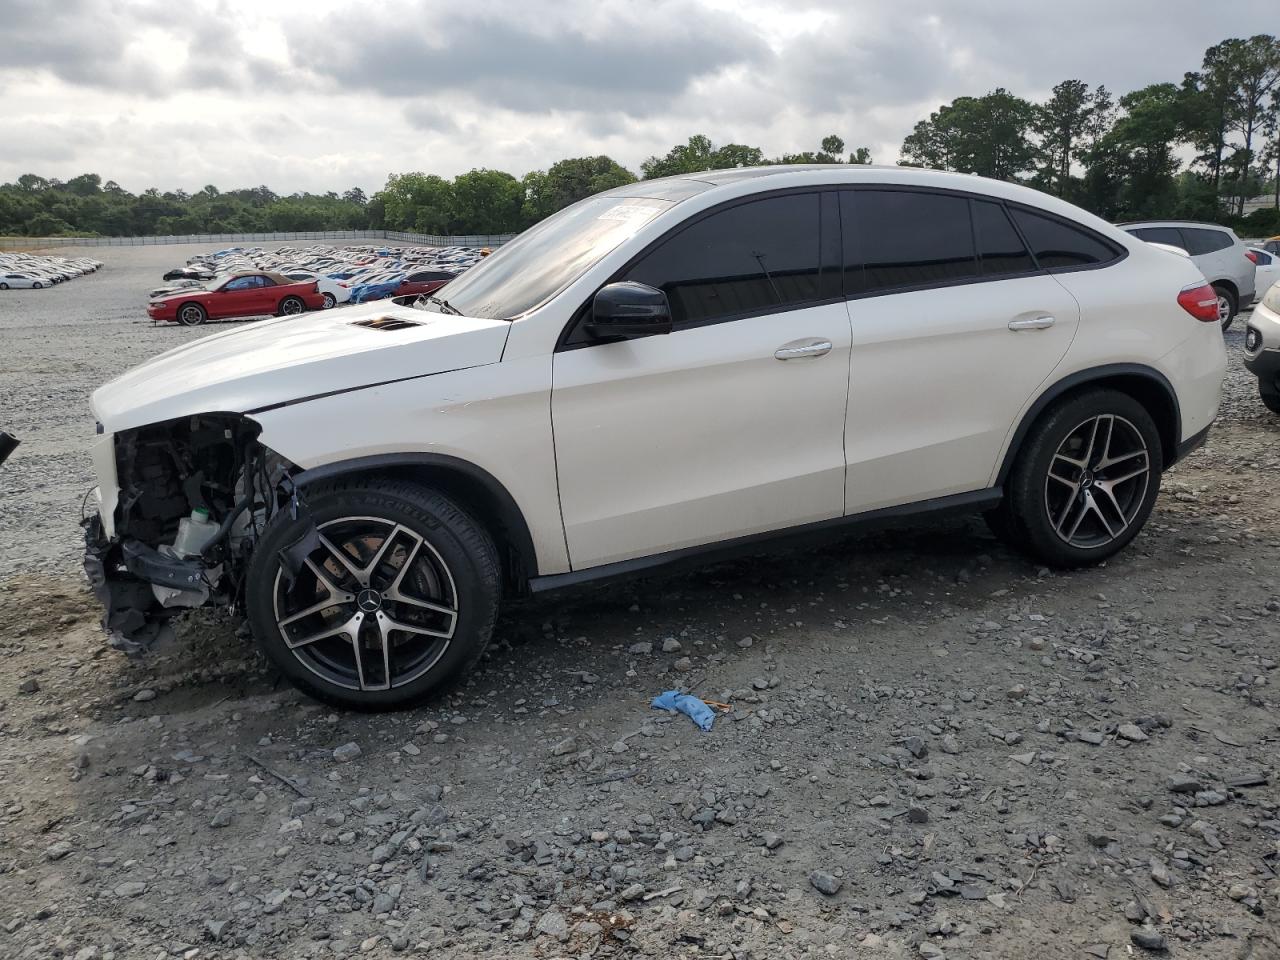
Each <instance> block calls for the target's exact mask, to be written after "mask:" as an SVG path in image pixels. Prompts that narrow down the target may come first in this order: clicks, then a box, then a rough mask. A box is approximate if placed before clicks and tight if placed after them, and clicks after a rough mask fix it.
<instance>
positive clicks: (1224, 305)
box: [1213, 283, 1240, 330]
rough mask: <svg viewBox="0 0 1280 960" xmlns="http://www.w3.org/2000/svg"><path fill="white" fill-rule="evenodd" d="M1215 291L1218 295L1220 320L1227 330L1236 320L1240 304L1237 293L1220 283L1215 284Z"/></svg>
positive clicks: (1223, 327)
mask: <svg viewBox="0 0 1280 960" xmlns="http://www.w3.org/2000/svg"><path fill="white" fill-rule="evenodd" d="M1213 292H1214V293H1216V294H1217V295H1218V322H1219V323H1221V324H1222V329H1223V330H1226V329H1227V328H1228V327H1230V326H1231V323H1232V321H1234V320H1235V318H1236V314H1237V313H1238V312H1239V310H1240V305H1239V304H1238V303H1237V302H1236V295H1235V294H1234V293H1232V292H1231V291H1230V290H1229V289H1227V288H1226V287H1224V286H1223V285H1222V284H1220V283H1215V284H1214V285H1213Z"/></svg>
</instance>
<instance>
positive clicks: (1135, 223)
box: [1116, 220, 1231, 233]
mask: <svg viewBox="0 0 1280 960" xmlns="http://www.w3.org/2000/svg"><path fill="white" fill-rule="evenodd" d="M1116 226H1117V227H1146V226H1152V227H1204V228H1206V229H1208V230H1222V231H1224V232H1226V233H1230V232H1231V228H1230V227H1224V226H1223V225H1222V224H1220V223H1209V222H1208V221H1205V220H1125V221H1123V222H1122V223H1117V224H1116Z"/></svg>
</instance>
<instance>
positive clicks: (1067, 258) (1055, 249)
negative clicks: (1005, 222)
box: [1012, 207, 1119, 270]
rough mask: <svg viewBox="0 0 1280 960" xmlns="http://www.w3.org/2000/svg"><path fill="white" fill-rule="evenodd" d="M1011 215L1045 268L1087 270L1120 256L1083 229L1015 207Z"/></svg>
mask: <svg viewBox="0 0 1280 960" xmlns="http://www.w3.org/2000/svg"><path fill="white" fill-rule="evenodd" d="M1012 213H1013V219H1014V222H1015V223H1017V225H1018V229H1019V230H1021V231H1022V235H1023V236H1024V237H1026V239H1027V243H1028V244H1029V245H1030V246H1031V252H1032V253H1033V254H1035V258H1036V262H1037V263H1039V264H1040V266H1041V267H1044V268H1045V269H1049V270H1052V269H1054V268H1055V267H1058V268H1061V267H1088V266H1092V265H1093V264H1097V263H1109V262H1110V261H1112V260H1114V259H1115V258H1116V257H1117V256H1118V255H1119V251H1118V250H1116V249H1115V248H1114V247H1112V246H1111V244H1109V243H1107V242H1106V241H1104V240H1103V239H1102V238H1101V237H1098V236H1096V235H1094V234H1092V233H1090V232H1088V231H1086V230H1085V229H1083V228H1082V227H1076V226H1072V225H1070V224H1068V223H1066V222H1064V221H1062V220H1058V219H1056V218H1054V217H1046V216H1042V215H1041V214H1038V213H1032V212H1031V211H1030V210H1023V209H1020V208H1018V207H1015V208H1013V211H1012Z"/></svg>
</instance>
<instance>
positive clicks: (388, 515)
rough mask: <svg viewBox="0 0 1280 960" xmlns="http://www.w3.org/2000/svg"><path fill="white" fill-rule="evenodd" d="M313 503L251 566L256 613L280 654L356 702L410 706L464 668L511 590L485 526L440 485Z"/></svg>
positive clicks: (332, 699) (398, 486) (276, 657)
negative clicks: (503, 592)
mask: <svg viewBox="0 0 1280 960" xmlns="http://www.w3.org/2000/svg"><path fill="white" fill-rule="evenodd" d="M307 504H308V508H309V512H308V511H302V512H301V514H300V515H299V517H298V518H297V519H294V518H292V517H291V515H290V513H289V512H288V511H281V512H280V513H278V514H277V515H276V516H275V517H274V518H273V519H272V521H271V523H270V524H268V526H267V529H266V531H265V532H264V534H263V536H262V540H261V541H260V542H259V543H258V545H257V548H256V549H255V550H254V554H253V559H252V561H251V563H250V565H249V571H248V577H247V581H246V602H247V609H248V616H249V622H250V624H251V625H252V627H253V632H254V635H255V636H256V637H257V638H258V642H259V644H260V645H261V646H262V650H263V652H264V653H265V654H266V656H267V657H268V658H269V659H270V660H271V662H272V663H274V664H275V665H276V666H277V667H278V668H279V669H280V671H281V672H282V673H283V674H284V675H285V676H286V677H288V678H289V680H290V681H291V682H292V683H293V684H294V685H295V686H297V687H298V688H300V689H301V690H303V691H304V692H305V693H308V694H310V695H311V696H313V697H315V698H317V699H319V700H323V701H325V702H327V703H332V704H336V705H338V706H342V707H350V708H353V709H356V710H394V709H399V708H401V707H407V706H410V705H412V704H415V703H418V702H420V701H422V700H424V699H426V698H427V697H430V696H432V695H434V694H436V693H438V692H440V691H442V690H443V689H445V688H446V687H447V686H449V685H450V684H451V683H452V682H454V681H456V680H457V679H459V678H460V677H461V676H462V675H463V674H465V673H466V671H467V670H468V669H469V668H470V667H471V666H472V665H473V664H474V663H475V662H476V661H477V660H478V659H479V657H480V655H481V653H482V652H483V651H484V648H485V645H486V644H487V643H488V642H489V637H490V635H491V634H492V633H493V624H494V621H495V619H496V617H497V611H498V601H499V596H500V592H501V587H500V584H501V579H500V576H499V566H498V553H497V549H496V548H495V546H494V544H493V540H492V538H491V537H490V536H489V534H488V533H487V532H486V531H485V530H484V528H483V527H481V526H480V524H478V523H477V522H476V521H475V520H474V519H472V518H471V517H470V516H469V515H468V514H467V513H466V512H464V511H463V510H462V509H461V508H460V507H459V506H458V505H457V504H455V503H454V502H453V501H452V500H450V499H448V498H447V497H445V496H443V495H442V494H440V493H438V492H436V491H433V490H429V489H425V488H422V487H418V486H416V485H414V484H409V483H403V482H400V481H393V480H385V479H365V480H359V479H356V480H348V481H339V482H335V483H333V484H330V485H326V486H321V487H317V488H313V489H310V490H308V492H307ZM312 524H314V530H313V527H312ZM313 532H314V535H312V534H313ZM286 555H289V556H292V557H294V558H295V559H294V560H293V561H292V563H290V564H289V565H288V566H286V561H285V560H284V559H283V558H284V557H285V556H286Z"/></svg>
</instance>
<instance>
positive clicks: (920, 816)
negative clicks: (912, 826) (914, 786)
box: [907, 805, 929, 823]
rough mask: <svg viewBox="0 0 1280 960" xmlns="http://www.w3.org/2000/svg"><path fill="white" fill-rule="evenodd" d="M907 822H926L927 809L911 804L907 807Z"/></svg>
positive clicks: (927, 816)
mask: <svg viewBox="0 0 1280 960" xmlns="http://www.w3.org/2000/svg"><path fill="white" fill-rule="evenodd" d="M907 822H908V823H928V822H929V811H928V810H926V809H925V808H924V807H918V806H915V805H912V806H910V807H908V808H907Z"/></svg>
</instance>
